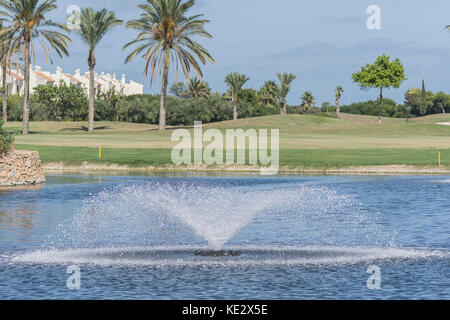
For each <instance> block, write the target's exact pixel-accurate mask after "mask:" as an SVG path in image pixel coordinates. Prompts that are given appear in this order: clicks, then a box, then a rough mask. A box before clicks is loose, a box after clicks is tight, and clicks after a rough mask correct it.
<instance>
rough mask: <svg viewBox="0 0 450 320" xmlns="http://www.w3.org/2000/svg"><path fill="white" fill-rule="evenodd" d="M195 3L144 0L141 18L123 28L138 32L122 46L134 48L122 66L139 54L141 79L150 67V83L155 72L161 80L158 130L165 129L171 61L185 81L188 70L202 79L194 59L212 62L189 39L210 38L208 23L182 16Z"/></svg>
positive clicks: (197, 17) (180, 0) (179, 0)
mask: <svg viewBox="0 0 450 320" xmlns="http://www.w3.org/2000/svg"><path fill="white" fill-rule="evenodd" d="M194 4H195V1H194V0H188V1H183V0H147V2H146V3H145V4H142V5H139V8H140V9H141V10H143V11H144V12H143V13H142V14H141V18H140V19H137V20H131V21H128V22H127V24H126V27H127V28H129V29H135V30H137V31H139V35H138V36H137V38H136V39H135V40H133V41H131V42H129V43H127V44H126V45H125V46H124V49H126V48H128V47H130V46H133V45H137V47H136V48H135V49H134V50H133V51H132V52H131V53H130V55H129V56H128V57H127V58H126V60H125V63H128V62H130V61H132V60H133V59H134V58H135V57H136V56H137V55H138V54H140V53H143V55H142V57H143V58H144V60H145V68H144V77H146V76H147V73H148V68H149V67H150V68H151V75H152V77H151V79H152V82H153V79H154V76H155V70H156V69H158V70H159V74H160V75H162V77H161V101H160V112H159V130H165V128H166V99H167V84H168V79H169V67H170V63H171V61H172V60H173V61H174V62H176V65H177V69H178V64H180V65H181V69H182V70H183V74H184V77H185V81H186V82H188V81H189V73H190V71H191V67H192V68H193V69H194V71H195V72H196V74H197V75H198V76H199V77H200V78H202V77H203V74H202V71H201V69H200V65H199V63H198V61H197V60H196V58H197V59H198V60H200V61H201V62H202V63H203V64H206V61H207V60H209V61H211V62H214V59H213V58H212V57H211V55H210V54H209V52H208V51H207V50H206V49H205V48H204V47H203V46H202V45H201V44H199V43H198V42H196V41H194V40H192V36H201V37H206V38H212V35H210V34H209V33H208V32H206V31H205V29H204V26H205V24H206V23H208V22H209V20H205V19H202V18H201V17H203V15H202V14H198V15H194V16H190V17H186V13H187V11H188V10H189V9H191V8H192V6H193V5H194Z"/></svg>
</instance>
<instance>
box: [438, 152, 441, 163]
mask: <svg viewBox="0 0 450 320" xmlns="http://www.w3.org/2000/svg"><path fill="white" fill-rule="evenodd" d="M438 162H439V165H441V153H440V152H439V154H438Z"/></svg>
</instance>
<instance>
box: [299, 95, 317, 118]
mask: <svg viewBox="0 0 450 320" xmlns="http://www.w3.org/2000/svg"><path fill="white" fill-rule="evenodd" d="M315 103H316V101H315V99H314V96H313V95H312V93H311V91H306V92H305V93H304V94H303V96H302V97H301V106H302V107H303V108H304V109H305V112H306V113H308V112H310V111H311V109H312V107H313V106H314V104H315Z"/></svg>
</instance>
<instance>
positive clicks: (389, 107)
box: [383, 99, 398, 118]
mask: <svg viewBox="0 0 450 320" xmlns="http://www.w3.org/2000/svg"><path fill="white" fill-rule="evenodd" d="M383 111H384V112H385V113H386V114H388V115H389V117H390V118H392V117H393V116H395V115H396V114H397V112H398V104H397V103H396V102H395V101H394V100H391V99H384V103H383Z"/></svg>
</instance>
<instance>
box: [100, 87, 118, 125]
mask: <svg viewBox="0 0 450 320" xmlns="http://www.w3.org/2000/svg"><path fill="white" fill-rule="evenodd" d="M124 97H125V96H124V94H123V93H122V92H117V91H116V90H115V89H114V88H111V89H109V90H108V91H106V92H99V93H98V94H97V100H101V101H102V102H103V104H104V105H105V106H106V108H105V109H106V110H104V111H106V113H107V114H104V115H103V116H104V117H105V118H104V119H103V120H106V119H108V120H110V119H114V121H117V122H119V121H120V115H119V106H120V102H121V101H122V100H123V99H124Z"/></svg>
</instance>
